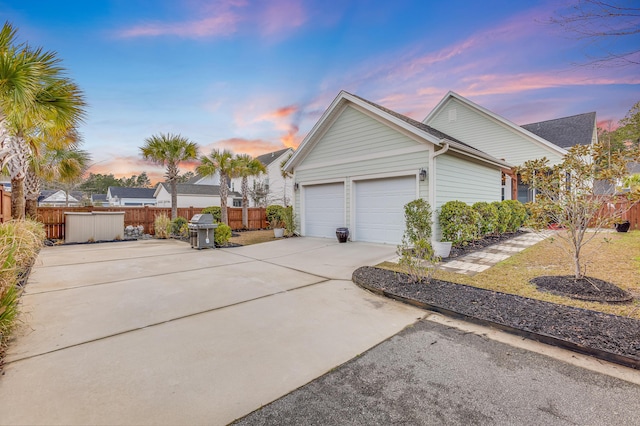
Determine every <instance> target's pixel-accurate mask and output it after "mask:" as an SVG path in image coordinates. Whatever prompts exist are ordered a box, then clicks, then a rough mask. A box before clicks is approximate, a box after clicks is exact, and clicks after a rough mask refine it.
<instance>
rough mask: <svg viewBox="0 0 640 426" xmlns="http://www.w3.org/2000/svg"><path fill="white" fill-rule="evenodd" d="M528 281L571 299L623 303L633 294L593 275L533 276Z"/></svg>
mask: <svg viewBox="0 0 640 426" xmlns="http://www.w3.org/2000/svg"><path fill="white" fill-rule="evenodd" d="M530 282H531V284H534V285H535V286H536V287H538V289H539V290H540V291H545V292H547V293H552V294H557V295H560V296H567V297H570V298H572V299H578V300H589V301H594V302H605V303H625V302H630V301H632V300H633V296H631V294H629V293H627V292H626V291H624V290H623V289H621V288H620V287H617V286H615V285H613V284H611V283H609V282H607V281H603V280H599V279H598V278H593V277H584V278H581V279H578V280H576V278H575V277H574V276H572V275H560V276H558V275H552V276H542V277H535V278H533V279H532V280H531V281H530Z"/></svg>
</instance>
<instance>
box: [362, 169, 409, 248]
mask: <svg viewBox="0 0 640 426" xmlns="http://www.w3.org/2000/svg"><path fill="white" fill-rule="evenodd" d="M355 192H356V196H355V204H356V205H355V209H356V214H355V236H354V237H355V238H354V239H355V240H356V241H369V242H372V243H389V244H399V243H400V242H401V241H402V234H403V232H404V205H405V204H407V203H408V202H409V201H413V200H415V199H416V178H415V176H403V177H397V178H388V179H375V180H365V181H358V182H356V183H355Z"/></svg>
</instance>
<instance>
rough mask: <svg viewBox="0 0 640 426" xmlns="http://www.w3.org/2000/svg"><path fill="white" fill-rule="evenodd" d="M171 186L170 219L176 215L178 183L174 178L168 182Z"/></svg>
mask: <svg viewBox="0 0 640 426" xmlns="http://www.w3.org/2000/svg"><path fill="white" fill-rule="evenodd" d="M169 185H170V186H171V220H173V219H175V218H177V217H178V184H177V182H176V180H175V179H172V180H171V181H170V182H169Z"/></svg>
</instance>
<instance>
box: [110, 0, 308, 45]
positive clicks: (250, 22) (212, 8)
mask: <svg viewBox="0 0 640 426" xmlns="http://www.w3.org/2000/svg"><path fill="white" fill-rule="evenodd" d="M192 14H193V15H195V16H197V17H193V18H192V19H186V20H183V21H167V22H163V21H155V22H149V23H143V24H138V25H134V26H133V27H130V28H125V29H122V30H120V31H118V33H117V35H118V36H119V37H123V38H134V37H157V36H177V37H184V38H211V37H224V36H229V35H232V34H235V33H237V32H239V31H241V30H243V29H246V30H248V31H252V30H254V29H256V28H257V29H258V30H259V32H260V33H262V34H263V35H267V36H271V35H276V34H281V33H284V32H286V31H288V30H291V29H294V28H298V27H300V26H302V25H303V24H304V23H305V22H306V21H307V15H306V13H305V10H304V8H303V5H302V2H301V1H300V0H272V1H266V2H264V3H261V4H255V3H250V2H248V1H244V0H221V1H215V2H213V3H206V2H205V3H200V4H197V5H196V7H195V11H193V12H192ZM241 24H246V26H245V27H242V28H241Z"/></svg>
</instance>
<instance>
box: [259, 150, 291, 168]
mask: <svg viewBox="0 0 640 426" xmlns="http://www.w3.org/2000/svg"><path fill="white" fill-rule="evenodd" d="M290 149H291V148H284V149H280V150H278V151H274V152H267V153H266V154H262V155H259V156H257V157H256V160H258V161H259V162H261V163H262V164H264V165H265V166H268V165H269V164H271V163H273V162H274V161H276V160H277V159H278V158H279V157H280V156H281V155H282V154H284V153H285V152H287V151H288V150H290Z"/></svg>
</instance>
